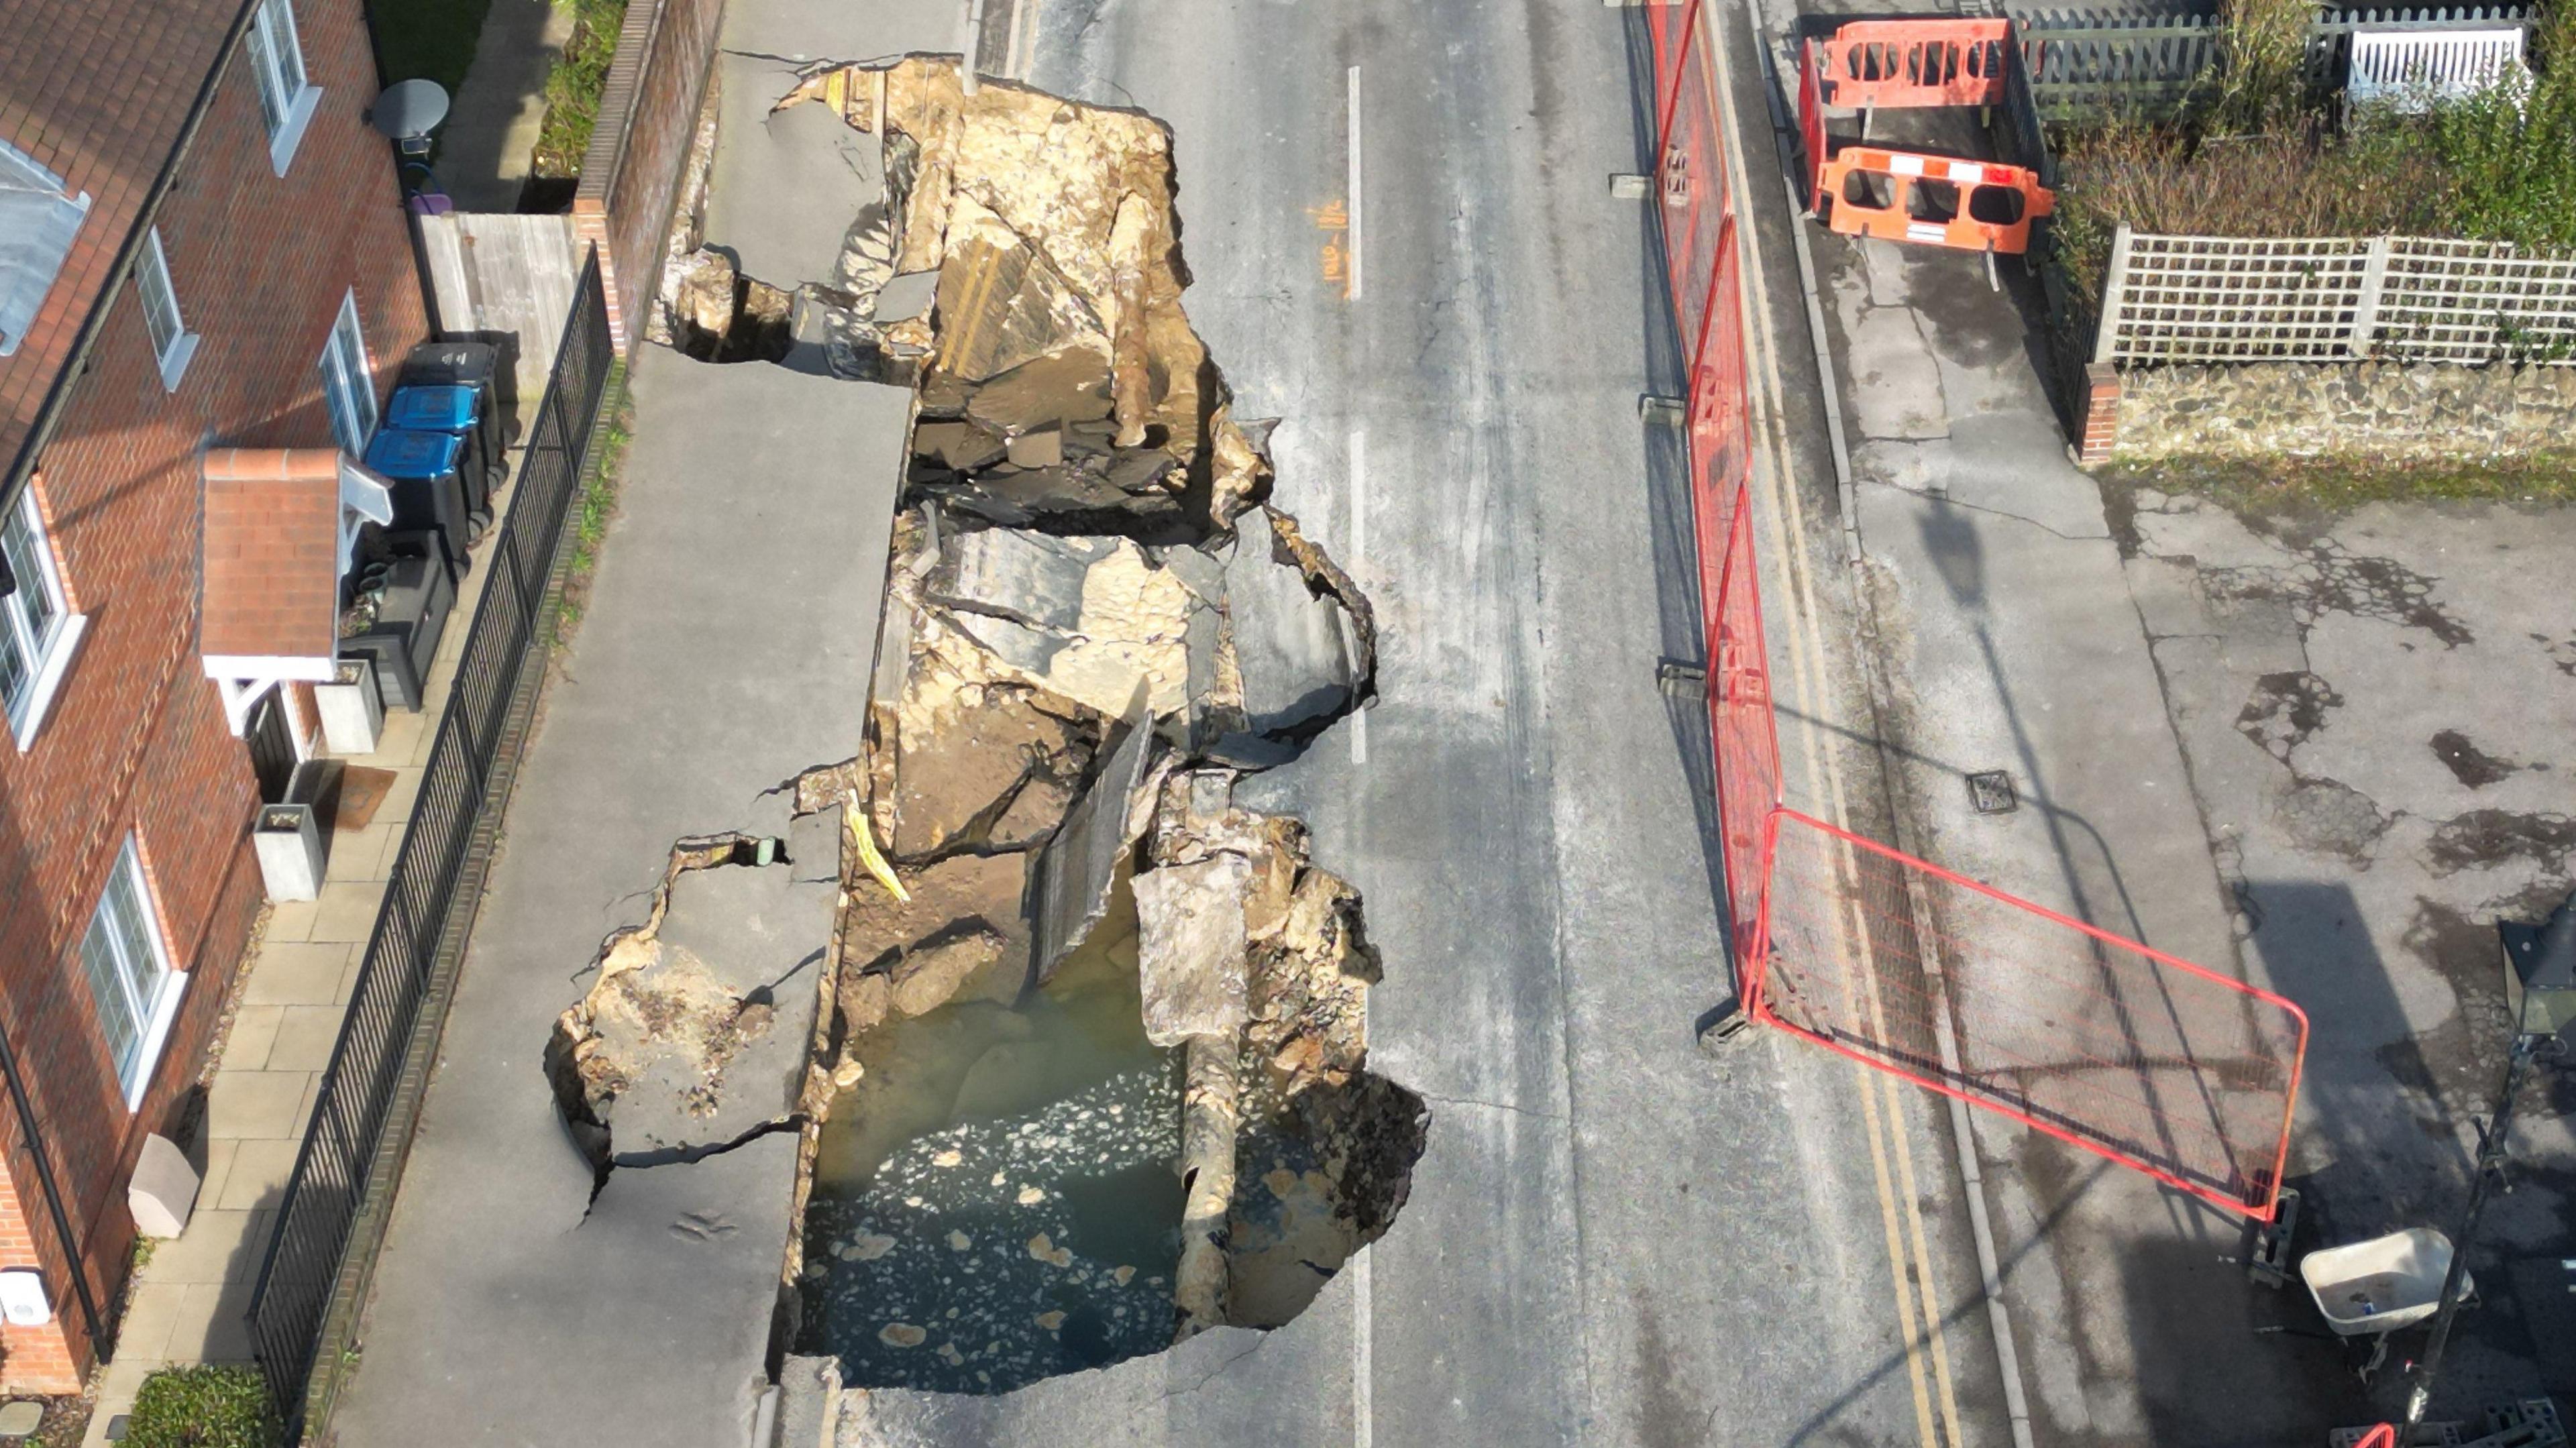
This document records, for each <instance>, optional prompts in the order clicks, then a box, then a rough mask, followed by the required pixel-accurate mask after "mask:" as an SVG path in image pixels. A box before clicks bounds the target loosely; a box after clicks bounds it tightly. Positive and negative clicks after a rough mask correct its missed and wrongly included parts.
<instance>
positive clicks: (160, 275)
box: [134, 226, 197, 392]
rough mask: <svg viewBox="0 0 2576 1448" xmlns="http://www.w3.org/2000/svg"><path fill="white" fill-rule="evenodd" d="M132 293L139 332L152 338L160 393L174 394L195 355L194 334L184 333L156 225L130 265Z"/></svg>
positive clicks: (184, 321)
mask: <svg viewBox="0 0 2576 1448" xmlns="http://www.w3.org/2000/svg"><path fill="white" fill-rule="evenodd" d="M134 290H135V291H136V292H137V293H139V294H140V295H141V296H142V299H143V330H144V333H145V335H147V336H149V337H150V338H151V339H152V355H153V357H154V358H155V359H157V360H158V361H159V362H160V364H161V390H162V391H164V392H176V391H178V390H179V379H180V378H181V377H183V376H185V375H186V374H187V371H188V359H189V358H191V357H194V356H196V355H197V334H196V333H194V332H191V331H189V330H188V322H187V318H186V316H185V315H184V314H183V313H181V312H180V310H179V293H178V291H177V290H176V289H175V288H173V287H172V286H171V285H170V254H169V253H168V252H167V251H166V250H164V249H163V248H162V245H161V228H159V227H157V226H156V227H153V228H152V229H151V230H150V231H147V232H145V233H144V234H143V255H142V256H141V257H140V258H138V259H137V260H136V262H135V266H134ZM165 313H166V314H167V316H168V319H169V320H168V325H167V326H166V327H165V326H164V325H163V323H162V317H163V315H164V314H165Z"/></svg>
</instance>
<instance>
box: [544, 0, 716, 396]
mask: <svg viewBox="0 0 2576 1448" xmlns="http://www.w3.org/2000/svg"><path fill="white" fill-rule="evenodd" d="M723 19H724V0H633V3H631V4H630V5H628V6H627V8H626V26H625V29H624V30H623V31H622V32H621V33H620V34H619V35H618V38H617V57H616V59H615V61H613V62H612V63H611V64H610V66H609V71H608V83H607V87H606V89H605V90H603V91H602V92H601V95H600V100H599V128H598V129H597V130H596V131H594V132H592V134H591V138H590V149H589V151H588V152H587V153H585V154H584V155H583V157H582V163H581V187H580V190H579V191H578V192H577V193H576V194H575V196H574V198H573V203H572V212H573V229H574V234H575V235H576V236H577V237H579V238H581V239H584V240H588V241H593V242H596V243H598V245H599V259H600V268H601V277H600V279H601V281H603V282H604V283H606V285H607V289H608V328H609V335H610V336H612V337H614V338H616V339H617V350H618V351H619V353H620V354H623V353H625V352H626V351H627V350H628V349H629V348H631V347H632V346H633V345H634V344H635V342H636V341H637V340H638V339H639V338H641V337H642V336H643V335H644V320H645V315H646V312H647V310H648V309H649V307H650V306H651V304H652V298H653V295H654V293H655V291H656V289H657V288H658V286H659V283H660V277H661V271H662V258H663V243H664V240H665V237H666V236H667V234H668V233H669V231H670V229H671V206H672V202H673V200H674V198H675V197H676V196H677V195H678V194H679V187H680V181H681V173H682V171H683V170H684V169H685V168H684V166H683V162H684V161H685V159H686V158H687V155H688V151H689V143H690V141H691V140H692V139H693V138H694V136H695V134H696V130H697V122H698V108H699V105H700V103H701V102H702V101H703V100H704V99H705V97H706V89H707V79H708V76H709V75H710V74H711V73H712V69H713V63H714V60H715V49H716V29H717V26H718V24H719V23H720V22H722V21H723Z"/></svg>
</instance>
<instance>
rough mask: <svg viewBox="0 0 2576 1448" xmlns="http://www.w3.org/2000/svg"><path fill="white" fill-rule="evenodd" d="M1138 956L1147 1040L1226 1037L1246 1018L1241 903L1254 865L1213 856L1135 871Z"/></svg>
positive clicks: (1176, 1041)
mask: <svg viewBox="0 0 2576 1448" xmlns="http://www.w3.org/2000/svg"><path fill="white" fill-rule="evenodd" d="M1135 890H1136V929H1137V943H1136V962H1137V969H1138V983H1139V987H1140V989H1141V990H1142V992H1143V994H1144V999H1145V1007H1144V1009H1145V1039H1146V1040H1149V1041H1151V1042H1153V1043H1154V1044H1155V1045H1157V1046H1163V1047H1171V1046H1177V1045H1180V1044H1181V1043H1182V1042H1184V1041H1186V1040H1188V1039H1189V1038H1190V1037H1192V1036H1222V1037H1224V1038H1225V1039H1227V1040H1229V1041H1231V1040H1233V1039H1234V1038H1235V1036H1236V1035H1237V1034H1238V1033H1240V1032H1241V1031H1242V1030H1243V1024H1244V1018H1245V1004H1244V1001H1245V985H1244V966H1245V958H1244V952H1245V947H1246V943H1247V942H1246V941H1245V938H1244V924H1243V906H1244V901H1245V900H1246V899H1247V898H1249V896H1250V895H1251V893H1252V867H1251V865H1250V863H1249V862H1247V861H1246V860H1245V859H1244V858H1243V857H1242V856H1241V855H1236V854H1217V855H1211V856H1209V857H1208V858H1207V859H1205V860H1201V861H1199V862H1198V863H1196V864H1189V865H1166V866H1163V867H1161V868H1159V869H1153V870H1147V871H1145V872H1143V873H1142V874H1139V875H1138V876H1136V880H1135Z"/></svg>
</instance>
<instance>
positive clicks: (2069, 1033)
mask: <svg viewBox="0 0 2576 1448" xmlns="http://www.w3.org/2000/svg"><path fill="white" fill-rule="evenodd" d="M1707 13H1708V12H1707V10H1706V7H1705V5H1704V3H1703V0H1688V3H1687V4H1679V5H1671V4H1667V5H1653V4H1650V5H1648V6H1646V7H1645V8H1644V23H1645V25H1646V27H1647V32H1648V35H1649V38H1650V40H1651V42H1652V48H1653V57H1654V82H1655V93H1654V94H1655V110H1654V115H1655V124H1656V153H1657V160H1656V164H1657V168H1658V172H1657V177H1656V181H1657V185H1656V187H1655V194H1656V195H1657V197H1658V198H1659V204H1658V206H1657V207H1656V211H1657V221H1658V225H1659V227H1660V228H1661V233H1662V239H1663V244H1664V256H1665V262H1666V271H1667V282H1668V285H1669V289H1670V296H1671V300H1672V307H1673V316H1674V319H1675V322H1676V324H1677V328H1678V335H1679V337H1680V340H1681V342H1682V345H1683V347H1684V362H1683V365H1684V368H1685V373H1684V375H1685V378H1686V380H1687V393H1686V396H1685V398H1684V401H1683V407H1682V425H1683V427H1684V429H1685V432H1686V435H1687V439H1688V445H1687V448H1686V449H1685V451H1686V453H1687V455H1688V457H1689V465H1690V487H1691V515H1692V526H1693V531H1694V542H1695V544H1696V546H1697V550H1698V558H1699V566H1698V571H1697V582H1698V587H1699V597H1700V624H1701V629H1702V641H1703V647H1704V648H1705V649H1706V653H1705V655H1704V659H1705V668H1706V676H1707V695H1708V714H1709V728H1710V733H1711V736H1712V749H1713V751H1714V755H1715V758H1714V761H1713V763H1714V766H1715V776H1716V788H1717V812H1718V833H1719V837H1720V844H1721V849H1722V852H1723V859H1722V861H1721V864H1722V867H1723V871H1724V879H1725V889H1726V901H1725V905H1724V909H1723V911H1722V917H1723V924H1724V930H1725V933H1726V949H1727V951H1728V954H1729V956H1730V958H1731V959H1732V961H1733V962H1734V966H1735V975H1736V988H1737V993H1738V998H1739V999H1740V1000H1741V1001H1742V1003H1743V1007H1744V1012H1745V1014H1746V1016H1747V1017H1748V1018H1749V1019H1751V1020H1753V1021H1754V1022H1756V1023H1758V1024H1762V1025H1767V1026H1770V1027H1773V1028H1775V1029H1778V1030H1782V1031H1785V1032H1787V1033H1789V1034H1791V1035H1795V1036H1798V1037H1801V1038H1803V1039H1805V1040H1808V1041H1812V1042H1815V1043H1816V1044H1819V1045H1822V1046H1824V1047H1826V1048H1827V1049H1830V1050H1833V1051H1836V1052H1839V1053H1841V1054H1843V1055H1845V1056H1848V1057H1850V1058H1852V1059H1854V1060H1857V1061H1860V1062H1862V1063H1864V1064H1866V1065H1869V1066H1872V1067H1874V1068H1876V1069H1879V1070H1882V1071H1888V1072H1892V1073H1894V1074H1896V1075H1899V1076H1902V1077H1904V1078H1906V1079H1908V1080H1911V1081H1915V1082H1917V1083H1919V1084H1922V1085H1925V1086H1928V1087H1930V1088H1932V1089H1933V1090H1936V1091H1940V1092H1943V1093H1945V1094H1947V1095H1951V1096H1955V1097H1958V1098H1959V1099H1961V1100H1963V1101H1965V1102H1967V1103H1968V1104H1970V1105H1972V1106H1976V1107H1980V1108H1982V1109H1985V1110H1988V1111H1993V1112H1997V1113H1999V1114H2002V1115H2004V1116H2007V1117H2010V1118H2012V1119H2013V1120H2016V1121H2019V1122H2022V1123H2024V1124H2025V1125H2028V1126H2030V1127H2032V1128H2034V1129H2036V1130H2039V1131H2042V1132H2045V1133H2047V1134H2049V1135H2052V1136H2055V1137H2058V1138H2060V1139H2062V1140H2064V1141H2067V1142H2070V1143H2072V1144H2074V1145H2076V1146H2078V1147H2081V1148H2083V1149H2084V1150H2086V1151H2090V1152H2093V1153H2095V1154H2097V1155H2100V1156H2102V1157H2105V1158H2107V1159H2109V1160H2111V1161H2114V1162H2118V1163H2120V1164H2122V1165H2124V1166H2129V1167H2134V1168H2136V1169H2138V1170H2140V1171H2143V1172H2146V1173H2148V1174H2149V1175H2151V1176H2153V1177H2155V1178H2156V1179H2157V1180H2159V1181H2163V1182H2166V1183H2168V1184H2170V1185H2172V1186H2174V1187H2176V1188H2177V1189H2179V1190H2182V1191H2185V1192H2189V1193H2191V1194H2192V1195H2194V1196H2197V1197H2200V1198H2203V1199H2204V1200H2207V1201H2210V1202H2212V1203H2215V1204H2217V1205H2219V1206H2221V1207H2224V1208H2227V1209H2229V1210H2231V1211H2236V1212H2241V1213H2244V1214H2245V1215H2248V1216H2251V1217H2256V1218H2269V1217H2270V1216H2271V1214H2272V1211H2273V1206H2274V1202H2275V1199H2276V1195H2277V1193H2278V1191H2279V1188H2280V1177H2281V1170H2282V1163H2283V1159H2284V1154H2285V1153H2286V1151H2287V1149H2288V1142H2289V1122H2290V1112H2291V1109H2292V1106H2293V1104H2294V1102H2295V1101H2296V1098H2297V1093H2298V1081H2299V1069H2300V1063H2301V1061H2302V1060H2303V1059H2304V1055H2305V1050H2306V1042H2307V1022H2306V1018H2305V1017H2304V1016H2303V1015H2301V1014H2300V1012H2299V1009H2298V1007H2296V1006H2295V1005H2292V1004H2291V1003H2290V1002H2288V1001H2286V1000H2284V999H2282V998H2281V997H2279V996H2276V995H2273V994H2271V993H2269V992H2266V991H2261V990H2256V989H2253V988H2251V987H2249V986H2245V985H2242V984H2239V983H2237V982H2235V981H2231V980H2228V979H2227V978H2225V977H2223V976H2220V975H2217V974H2215V973H2214V972H2211V971H2208V970H2205V969H2202V968H2201V967H2199V966H2195V965H2192V964H2191V963H2189V962H2187V961H2182V960H2177V959H2175V958H2174V957H2172V956H2169V955H2165V954H2162V953H2160V952H2157V951H2154V950H2151V949H2149V948H2147V947H2146V946H2143V945H2139V944H2137V943H2135V942H2133V941H2127V940H2123V939H2121V938H2119V937H2118V936H2115V935H2111V934H2109V933H2107V932H2105V931H2102V930H2098V929H2096V928H2094V927H2093V926H2090V925H2086V924H2084V923H2082V922H2080V921H2076V920H2071V919H2068V918H2067V917H2065V916H2063V915H2059V914H2056V913H2055V912H2052V911H2049V910H2046V909H2043V908H2041V907H2039V906H2037V905H2033V904H2030V903H2028V902H2026V901H2022V900H2017V899H2015V898H2013V897H2012V896H2009V895H2006V894H2003V893H2002V892H2000V891H1997V890H1994V889H1991V888H1989V887H1987V886H1984V885H1980V884H1978V883H1976V882H1974V881H1972V880H1968V879H1966V878H1964V877H1962V876H1959V875H1956V874H1953V873H1951V872H1950V871H1947V870H1944V869H1941V868H1940V867H1938V866H1936V865H1932V864H1930V863H1927V862H1925V861H1923V860H1919V859H1915V858H1914V857H1912V856H1909V855H1906V854H1904V853H1902V852H1899V851H1897V850H1893V849H1890V848H1888V847H1887V846H1885V845H1881V844H1877V843H1874V842H1872V841H1869V840H1866V839H1862V838H1861V837H1859V836H1857V835H1854V834H1851V833H1850V832H1848V831H1845V830H1842V829H1839V828H1836V827H1835V826H1832V825H1829V824H1827V823H1825V822H1824V821H1822V820H1818V819H1814V818H1812V817H1811V816H1808V815H1804V814H1801V813H1799V812H1797V811H1795V810H1791V809H1787V808H1785V807H1783V803H1782V789H1781V771H1780V747H1779V741H1778V735H1777V723H1776V716H1775V710H1774V708H1773V704H1772V691H1771V680H1770V663H1769V654H1768V653H1767V651H1766V648H1765V642H1764V637H1763V614H1762V590H1761V567H1760V561H1759V557H1758V555H1757V553H1756V551H1755V545H1754V540H1755V536H1756V530H1755V526H1754V524H1755V517H1754V513H1753V508H1752V506H1751V497H1752V487H1751V480H1752V463H1753V455H1754V443H1753V437H1754V433H1753V417H1752V412H1751V409H1750V406H1749V398H1750V393H1749V390H1748V386H1747V374H1746V360H1745V359H1746V352H1745V341H1746V339H1745V332H1744V328H1745V316H1746V308H1745V305H1744V302H1745V298H1744V293H1743V278H1742V272H1741V270H1740V269H1741V267H1742V265H1743V253H1744V248H1743V247H1742V246H1741V245H1740V243H1739V240H1738V238H1737V235H1736V231H1737V226H1738V224H1739V216H1738V211H1737V198H1736V196H1735V194H1734V192H1733V189H1732V187H1731V186H1730V184H1729V176H1730V171H1729V167H1728V158H1727V154H1726V150H1725V141H1724V138H1725V135H1726V132H1725V129H1724V128H1723V126H1722V125H1721V124H1720V122H1719V117H1718V114H1717V111H1716V105H1717V95H1716V91H1715V87H1714V85H1713V83H1712V81H1711V78H1710V75H1709V71H1708V58H1707V55H1706V52H1705V49H1704V47H1706V46H1707V45H1709V44H1711V43H1713V42H1714V41H1715V40H1716V38H1717V37H1716V36H1715V35H1714V34H1713V33H1712V31H1711V28H1710V26H1709V24H1708V22H1707ZM1887 39H1888V37H1886V36H1883V35H1881V36H1876V37H1871V36H1858V37H1854V42H1855V44H1859V43H1862V42H1867V43H1869V44H1879V43H1882V42H1885V41H1887ZM1927 39H1928V40H1930V41H1935V42H1938V43H1939V44H1942V45H1947V44H1949V43H1951V42H1952V41H1957V42H1958V43H1960V44H1962V45H1965V44H1966V43H1968V39H1969V38H1968V37H1966V36H1947V37H1945V36H1930V37H1927ZM1843 54H1844V56H1845V57H1846V59H1845V62H1844V63H1845V64H1846V66H1847V67H1848V66H1850V65H1858V66H1861V67H1863V68H1864V69H1867V70H1870V72H1871V73H1872V74H1873V75H1883V76H1884V77H1885V78H1887V79H1888V80H1889V81H1890V83H1891V89H1889V90H1887V91H1884V92H1882V94H1895V93H1897V92H1896V91H1895V90H1894V89H1893V88H1892V87H1893V82H1894V81H1896V80H1898V79H1902V78H1904V77H1905V76H1906V75H1907V73H1908V72H1907V67H1908V66H1912V67H1913V69H1912V71H1911V75H1912V77H1913V81H1912V82H1910V83H1911V84H1914V85H1915V87H1916V88H1917V89H1918V90H1927V91H1928V90H1930V89H1938V88H1946V87H1948V86H1950V85H1951V84H1952V71H1951V65H1952V58H1951V56H1950V55H1949V54H1948V53H1947V52H1941V53H1938V54H1935V53H1933V52H1930V51H1926V52H1921V53H1915V52H1909V51H1906V50H1902V49H1899V50H1893V51H1881V52H1878V53H1877V55H1876V56H1875V58H1873V57H1871V56H1870V55H1869V54H1867V53H1858V54H1859V58H1858V59H1856V60H1855V59H1852V58H1851V57H1852V56H1853V55H1854V54H1855V52H1852V51H1845V52H1843ZM1808 62H1809V63H1807V64H1806V65H1805V66H1804V71H1805V73H1804V74H1803V75H1802V76H1801V78H1800V84H1801V90H1802V95H1801V106H1800V111H1801V116H1800V119H1801V123H1802V126H1805V125H1812V126H1814V127H1816V128H1819V129H1820V128H1821V120H1820V115H1821V106H1820V105H1816V104H1811V103H1812V102H1815V101H1818V100H1820V99H1821V97H1820V96H1818V95H1817V94H1816V91H1817V90H1819V89H1820V88H1821V85H1822V81H1823V75H1822V67H1821V65H1820V64H1818V63H1815V62H1814V60H1813V52H1812V51H1811V52H1810V53H1809V56H1808ZM1891 66H1892V68H1890V67H1891ZM1958 66H1959V71H1958V74H1959V76H1961V77H1964V76H1965V74H1966V72H1967V68H1968V67H1967V62H1966V60H1965V58H1964V54H1963V55H1962V56H1961V57H1960V58H1959V59H1958ZM1926 76H1929V77H1930V79H1929V80H1928V81H1927V80H1925V77H1926ZM1809 139H1810V145H1811V149H1810V151H1809V154H1810V155H1811V156H1814V155H1818V154H1821V149H1822V147H1821V144H1820V139H1821V138H1818V137H1815V136H1814V134H1813V132H1812V131H1810V133H1809ZM1890 169H1891V171H1892V167H1891V168H1890ZM1987 169H1988V171H1990V172H1991V171H1993V170H1998V169H2011V168H1995V167H1991V166H1990V167H1988V168H1987ZM1940 179H1944V180H1951V179H1953V178H1949V177H1943V178H1940ZM1967 184H1969V185H1972V186H1973V185H1975V184H1978V183H1976V182H1969V183H1967ZM2028 220H2029V218H2028V216H2027V215H2026V216H2025V217H2023V218H2022V220H2021V221H2020V222H2019V223H2018V224H2020V225H2023V226H2026V225H2027V224H2028ZM1790 541H1791V546H1797V544H1796V540H1790Z"/></svg>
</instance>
